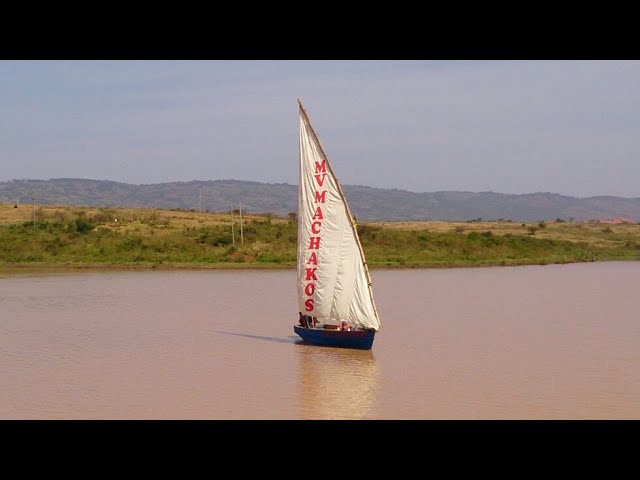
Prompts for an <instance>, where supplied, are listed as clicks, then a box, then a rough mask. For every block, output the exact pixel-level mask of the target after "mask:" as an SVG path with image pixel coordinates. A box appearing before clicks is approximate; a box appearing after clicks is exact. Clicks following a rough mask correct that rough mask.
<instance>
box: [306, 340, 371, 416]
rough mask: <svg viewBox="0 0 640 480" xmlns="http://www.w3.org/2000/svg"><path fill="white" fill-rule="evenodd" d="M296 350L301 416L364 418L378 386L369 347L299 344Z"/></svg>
mask: <svg viewBox="0 0 640 480" xmlns="http://www.w3.org/2000/svg"><path fill="white" fill-rule="evenodd" d="M296 351H297V360H298V372H299V375H298V378H299V379H300V381H299V395H300V398H299V405H300V417H301V418H302V419H305V420H359V419H364V418H367V416H368V414H369V411H370V410H371V407H372V406H373V403H374V401H375V397H376V391H377V386H378V369H377V366H376V361H375V357H374V356H373V352H372V351H371V350H353V349H342V348H331V347H313V346H309V345H304V344H302V345H299V348H296Z"/></svg>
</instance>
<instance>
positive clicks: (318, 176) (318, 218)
mask: <svg viewBox="0 0 640 480" xmlns="http://www.w3.org/2000/svg"><path fill="white" fill-rule="evenodd" d="M315 166H316V171H315V175H314V176H313V177H314V178H315V181H316V183H315V190H314V192H313V193H314V195H315V203H316V204H318V206H317V207H316V210H315V212H314V214H313V217H311V219H312V220H313V222H312V223H311V236H310V237H309V246H308V247H307V254H308V257H307V261H306V265H311V266H307V267H306V271H307V273H306V275H305V282H308V283H306V284H305V286H304V294H305V295H306V296H307V299H306V300H305V302H304V308H305V311H307V312H310V311H312V310H313V308H314V305H313V294H314V292H315V291H316V284H315V282H316V281H317V280H318V276H317V274H316V272H317V271H318V267H317V266H318V253H317V252H318V250H320V242H321V240H322V220H323V219H324V215H323V213H322V204H324V203H325V202H326V195H327V191H326V190H322V191H320V190H319V189H320V188H322V187H323V185H324V181H325V179H326V178H327V165H326V160H322V162H315ZM313 265H315V267H314V266H313Z"/></svg>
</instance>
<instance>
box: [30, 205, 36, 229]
mask: <svg viewBox="0 0 640 480" xmlns="http://www.w3.org/2000/svg"><path fill="white" fill-rule="evenodd" d="M31 201H32V202H33V233H36V197H31Z"/></svg>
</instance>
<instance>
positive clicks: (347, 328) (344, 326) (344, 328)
mask: <svg viewBox="0 0 640 480" xmlns="http://www.w3.org/2000/svg"><path fill="white" fill-rule="evenodd" d="M340 330H342V331H343V332H349V331H351V327H350V326H349V325H348V324H347V322H345V321H344V320H343V321H342V323H341V324H340Z"/></svg>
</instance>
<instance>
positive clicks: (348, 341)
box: [293, 325, 376, 350]
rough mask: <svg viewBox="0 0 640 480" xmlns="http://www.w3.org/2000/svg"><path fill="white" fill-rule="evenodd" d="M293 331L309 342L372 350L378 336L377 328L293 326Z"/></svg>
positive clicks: (327, 345)
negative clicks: (331, 328) (353, 328)
mask: <svg viewBox="0 0 640 480" xmlns="http://www.w3.org/2000/svg"><path fill="white" fill-rule="evenodd" d="M293 331H294V332H295V333H297V334H298V335H300V338H302V340H304V341H305V342H307V343H311V344H314V345H324V346H326V347H342V348H357V349H361V350H370V349H371V347H372V346H373V340H374V338H375V336H376V332H375V330H351V331H347V332H345V331H341V330H328V329H324V328H305V327H301V326H298V325H294V326H293Z"/></svg>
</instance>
